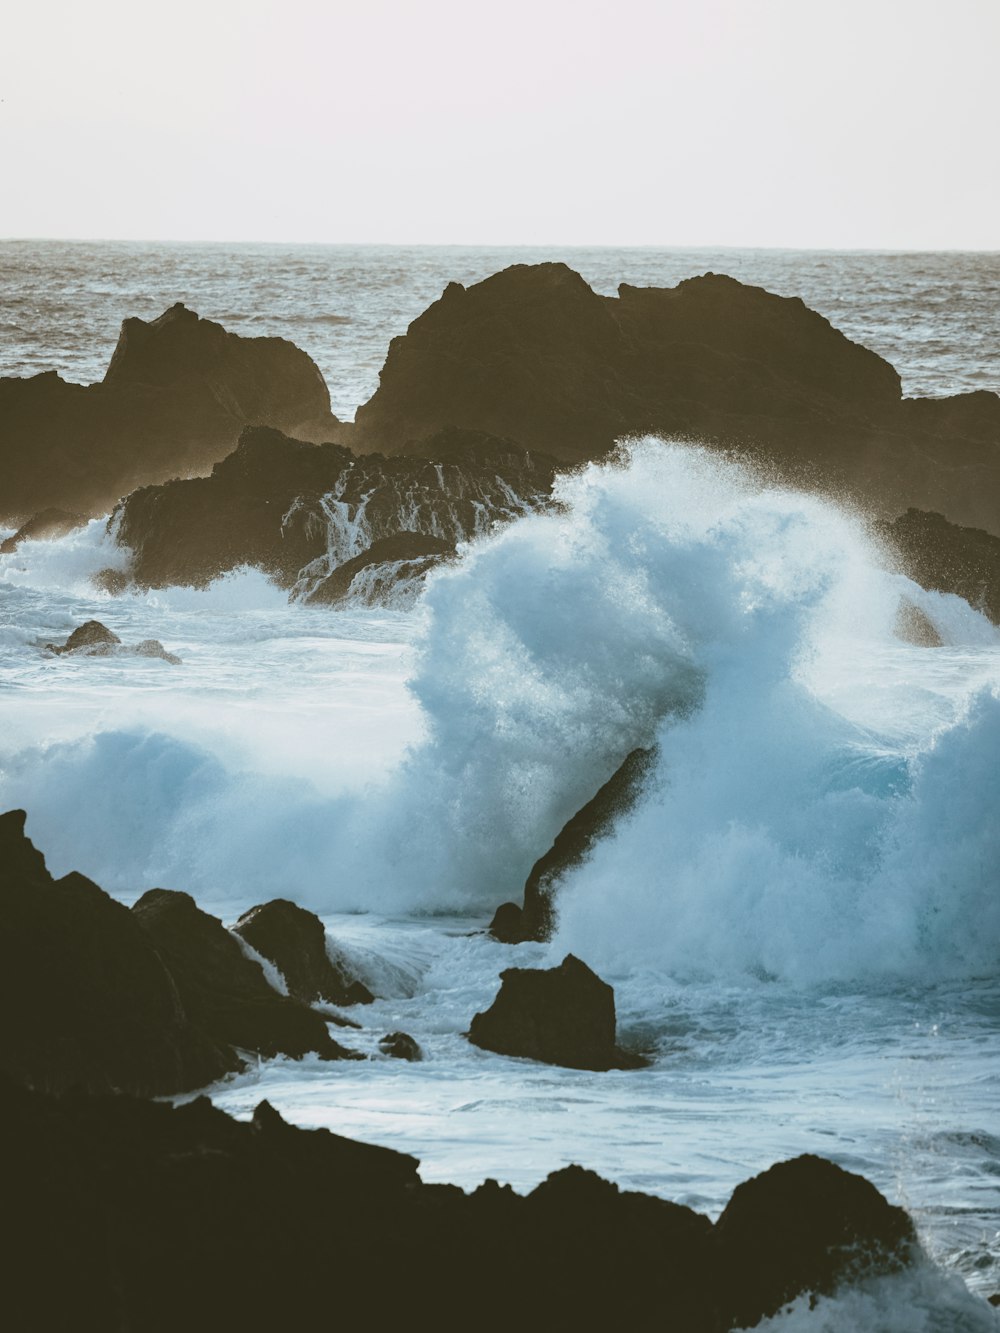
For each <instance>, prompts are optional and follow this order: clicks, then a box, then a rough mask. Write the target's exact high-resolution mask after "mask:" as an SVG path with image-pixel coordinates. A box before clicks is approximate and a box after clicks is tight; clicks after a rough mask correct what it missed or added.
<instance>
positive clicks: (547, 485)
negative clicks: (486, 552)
mask: <svg viewBox="0 0 1000 1333" xmlns="http://www.w3.org/2000/svg"><path fill="white" fill-rule="evenodd" d="M442 451H443V454H442V459H441V461H437V460H433V459H427V458H425V457H421V456H413V457H409V456H406V457H399V458H383V457H381V456H380V455H375V454H373V455H367V456H364V457H356V456H355V455H354V454H352V453H351V451H350V450H349V449H346V448H344V447H342V446H340V445H336V444H323V445H312V444H307V443H304V442H303V441H301V440H294V439H289V438H288V437H287V436H285V435H282V434H281V433H280V432H279V431H276V430H264V429H247V430H246V431H244V433H243V435H242V436H241V437H240V442H239V446H238V447H237V449H236V450H235V451H234V452H233V453H232V454H230V455H229V456H228V457H227V458H225V459H224V460H223V461H222V462H221V463H218V464H216V466H215V467H214V468H213V470H212V475H211V476H210V477H198V478H193V479H191V480H187V481H172V482H168V483H167V484H166V485H164V486H152V487H145V488H143V489H141V490H137V491H135V492H133V494H131V495H129V496H128V497H127V499H126V500H124V501H123V502H122V504H121V505H120V506H119V508H118V510H117V511H116V513H115V516H114V517H113V519H112V524H111V528H112V531H114V532H115V534H116V536H117V539H118V541H119V542H120V543H121V544H122V545H123V546H127V547H130V548H131V550H132V552H133V563H132V568H131V576H132V577H133V578H134V579H135V581H136V582H137V583H138V584H140V585H142V586H147V587H163V586H168V585H170V584H178V583H188V584H195V585H204V584H206V583H208V582H210V581H211V580H212V579H214V578H217V577H218V576H219V575H220V574H224V573H226V572H228V571H229V570H232V569H236V568H238V567H240V566H242V565H254V566H256V567H257V568H259V569H262V570H264V571H265V572H266V573H267V574H269V575H271V576H272V577H273V578H274V579H276V580H277V581H278V582H279V583H280V584H282V585H283V586H285V587H292V586H293V585H295V595H296V596H300V597H303V598H308V597H309V596H310V595H311V594H312V593H313V591H314V590H315V589H316V588H317V587H318V586H319V585H321V584H322V583H323V582H324V581H325V580H326V579H327V578H328V577H329V576H330V575H331V574H333V573H334V571H335V570H337V569H338V567H339V566H341V565H343V564H344V563H345V562H346V561H348V560H351V559H353V558H354V557H356V556H358V555H360V554H361V553H362V552H363V551H366V550H368V549H369V548H370V547H371V546H372V545H373V543H376V542H379V541H381V540H384V539H385V538H390V537H397V536H399V537H401V538H405V537H406V536H407V534H409V536H410V537H423V538H425V539H432V540H433V541H434V542H440V543H442V544H443V546H442V547H441V548H439V549H447V548H449V547H452V546H453V545H454V543H455V542H458V541H462V540H464V539H466V538H468V537H472V536H475V535H476V534H478V533H480V532H485V531H488V530H489V529H490V527H491V526H492V524H493V523H495V522H503V521H505V520H509V519H511V518H515V517H518V516H519V515H521V514H524V513H527V512H528V511H529V510H531V509H533V508H537V507H538V506H539V505H540V504H543V503H544V502H545V500H546V499H547V497H548V494H549V491H550V489H551V485H552V471H553V464H552V461H551V459H546V458H538V457H536V456H533V455H529V454H527V453H526V452H525V451H524V450H523V449H520V450H518V449H513V448H512V446H511V445H510V444H509V443H508V442H507V441H504V440H496V441H492V442H489V441H484V440H483V438H482V437H481V436H474V437H470V439H469V453H468V456H467V457H465V458H463V459H462V461H459V462H456V461H454V457H455V456H456V455H459V454H460V453H461V450H459V449H458V448H456V445H455V442H454V440H453V439H452V438H451V437H450V436H449V437H446V439H445V441H444V443H443V445H442ZM425 549H426V548H425Z"/></svg>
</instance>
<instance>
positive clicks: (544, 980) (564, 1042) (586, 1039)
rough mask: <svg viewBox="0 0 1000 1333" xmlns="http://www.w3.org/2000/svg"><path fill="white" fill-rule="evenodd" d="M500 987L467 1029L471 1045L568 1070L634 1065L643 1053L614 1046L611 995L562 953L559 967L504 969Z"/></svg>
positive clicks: (576, 960) (604, 985)
mask: <svg viewBox="0 0 1000 1333" xmlns="http://www.w3.org/2000/svg"><path fill="white" fill-rule="evenodd" d="M500 981H501V986H500V991H499V993H498V995H497V997H496V999H495V1000H494V1001H493V1004H492V1005H491V1006H490V1008H489V1009H487V1010H485V1011H484V1012H483V1013H480V1014H476V1015H475V1017H474V1018H473V1020H472V1023H471V1025H470V1027H469V1040H470V1041H471V1042H472V1044H473V1045H474V1046H481V1047H483V1049H484V1050H488V1051H496V1052H497V1053H498V1054H500V1055H515V1056H523V1057H525V1058H526V1059H529V1060H540V1061H542V1062H544V1063H545V1064H552V1065H565V1066H567V1067H569V1068H571V1069H639V1068H641V1067H642V1066H643V1065H645V1064H646V1063H647V1061H646V1060H644V1059H643V1057H642V1056H639V1055H635V1054H632V1053H631V1052H628V1051H623V1050H622V1049H621V1048H620V1047H619V1046H618V1045H617V1044H616V1036H617V1033H616V1023H615V993H614V991H613V990H612V988H611V987H610V986H609V985H608V984H607V982H605V981H602V980H601V978H600V977H599V976H597V974H596V973H594V972H592V971H591V969H590V968H589V967H588V966H587V965H586V963H582V962H581V961H580V959H579V958H575V957H574V956H573V955H572V954H567V955H566V957H565V958H564V959H563V961H562V962H561V963H560V965H559V966H558V967H552V968H537V969H535V968H521V967H509V968H507V969H506V971H504V972H501V973H500Z"/></svg>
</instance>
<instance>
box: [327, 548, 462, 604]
mask: <svg viewBox="0 0 1000 1333" xmlns="http://www.w3.org/2000/svg"><path fill="white" fill-rule="evenodd" d="M454 555H455V546H454V544H453V543H452V542H446V541H443V540H442V539H441V538H440V537H429V536H425V535H424V534H423V533H420V532H400V533H397V534H396V536H394V537H382V538H380V539H379V540H378V541H377V542H372V544H371V546H369V547H368V549H367V551H362V552H361V554H360V555H356V556H354V558H353V559H352V560H345V561H344V563H343V564H342V565H338V566H337V568H336V569H335V570H334V571H333V573H332V574H328V575H327V576H326V578H324V579H321V581H320V582H319V583H317V584H316V585H315V587H313V588H311V589H310V591H309V592H307V593H306V594H305V596H304V597H303V599H302V600H303V601H305V602H308V603H309V604H310V605H323V606H340V605H343V604H344V603H346V602H354V603H356V604H360V605H364V606H386V605H390V604H392V603H393V602H394V601H398V600H399V597H400V594H401V593H403V591H404V590H405V591H406V593H407V594H409V596H410V597H411V599H412V596H413V595H414V594H415V593H416V592H417V591H419V589H420V587H421V586H422V584H423V581H424V579H425V578H426V576H427V574H429V573H430V571H431V570H432V569H434V568H435V567H436V566H437V565H440V564H441V563H442V562H443V561H445V560H447V559H448V558H449V557H454Z"/></svg>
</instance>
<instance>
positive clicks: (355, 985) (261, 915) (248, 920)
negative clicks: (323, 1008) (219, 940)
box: [233, 898, 375, 1004]
mask: <svg viewBox="0 0 1000 1333" xmlns="http://www.w3.org/2000/svg"><path fill="white" fill-rule="evenodd" d="M233 930H234V932H235V933H236V934H237V935H239V936H240V937H241V938H242V939H244V940H246V942H247V944H249V945H252V947H253V948H254V949H256V950H257V952H258V953H259V954H261V955H262V956H263V957H264V958H267V959H268V960H269V961H270V962H272V963H273V964H274V965H275V967H276V968H277V969H278V971H279V972H280V973H281V974H282V976H283V977H284V978H285V983H286V984H287V986H288V992H289V994H290V995H294V996H295V997H296V999H299V1000H303V1001H305V1002H306V1003H307V1004H311V1003H313V1002H314V1001H317V1000H318V1001H322V1002H325V1003H327V1004H370V1003H371V1001H372V1000H373V999H374V998H375V997H374V996H373V995H372V993H371V991H370V990H369V989H368V988H367V986H365V985H364V984H363V983H362V982H361V981H360V980H359V979H358V978H357V977H351V976H348V975H347V973H346V972H345V971H344V969H343V968H342V967H339V966H337V965H336V964H335V963H334V962H333V960H332V959H331V958H330V955H329V953H328V952H327V946H326V930H325V929H324V927H323V923H322V921H320V919H319V917H318V916H315V915H314V914H313V913H312V912H307V911H306V909H305V908H304V907H299V906H298V905H297V904H296V903H292V902H289V901H288V900H287V899H285V898H275V899H274V900H273V901H272V902H269V903H263V904H262V905H261V906H259V907H251V908H250V910H249V911H248V912H244V913H243V915H242V916H241V917H240V919H239V921H237V923H236V925H235V926H234V927H233Z"/></svg>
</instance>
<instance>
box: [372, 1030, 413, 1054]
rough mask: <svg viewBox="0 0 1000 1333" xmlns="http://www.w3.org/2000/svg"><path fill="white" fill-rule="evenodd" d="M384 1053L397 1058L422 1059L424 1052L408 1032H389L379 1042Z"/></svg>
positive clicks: (379, 1046)
mask: <svg viewBox="0 0 1000 1333" xmlns="http://www.w3.org/2000/svg"><path fill="white" fill-rule="evenodd" d="M378 1048H379V1050H380V1051H381V1052H382V1054H383V1055H391V1056H393V1057H394V1058H395V1059H396V1060H422V1059H423V1058H424V1053H423V1051H422V1050H421V1049H420V1046H419V1045H418V1044H417V1042H415V1041H414V1040H413V1038H412V1037H411V1036H410V1035H409V1033H408V1032H387V1033H386V1035H385V1036H384V1037H382V1038H381V1040H380V1041H379V1044H378Z"/></svg>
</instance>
